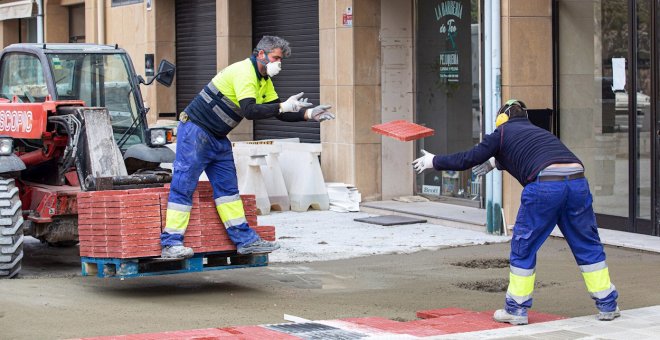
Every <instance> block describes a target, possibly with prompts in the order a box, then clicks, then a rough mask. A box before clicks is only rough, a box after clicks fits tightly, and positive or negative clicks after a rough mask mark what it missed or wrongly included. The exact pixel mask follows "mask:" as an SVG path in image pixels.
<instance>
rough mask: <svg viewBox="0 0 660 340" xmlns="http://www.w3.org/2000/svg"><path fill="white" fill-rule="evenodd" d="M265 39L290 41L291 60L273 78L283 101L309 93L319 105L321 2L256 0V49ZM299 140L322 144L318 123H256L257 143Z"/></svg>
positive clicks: (268, 121) (253, 34) (253, 13)
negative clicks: (268, 37) (288, 139)
mask: <svg viewBox="0 0 660 340" xmlns="http://www.w3.org/2000/svg"><path fill="white" fill-rule="evenodd" d="M264 35H276V36H279V37H282V38H284V39H286V40H288V41H289V44H290V46H291V56H290V57H289V58H286V59H284V61H283V62H282V72H280V74H278V75H277V76H276V77H274V78H273V83H274V84H275V90H276V91H277V94H278V95H279V96H280V99H281V100H283V101H284V100H286V99H287V98H289V97H290V96H292V95H294V94H296V93H299V92H305V97H307V98H309V99H310V100H311V101H312V102H313V103H314V104H315V105H316V104H319V92H320V90H319V2H318V0H278V1H272V0H268V1H265V0H253V1H252V46H257V43H258V42H259V40H260V39H261V37H262V36H264ZM291 137H299V138H300V141H301V142H307V143H319V142H320V140H321V138H320V128H319V123H317V122H296V123H287V122H282V121H280V120H277V119H275V118H271V119H266V120H257V121H254V139H255V140H259V139H275V138H291Z"/></svg>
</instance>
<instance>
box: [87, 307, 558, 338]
mask: <svg viewBox="0 0 660 340" xmlns="http://www.w3.org/2000/svg"><path fill="white" fill-rule="evenodd" d="M493 312H494V311H483V312H475V311H470V310H467V309H462V308H443V309H431V310H424V311H418V312H417V316H418V317H419V318H422V319H421V320H414V321H407V322H400V321H394V320H390V319H387V318H381V317H367V318H346V319H340V321H343V322H348V323H352V324H356V325H359V326H363V332H366V333H368V329H372V330H375V331H379V332H386V333H392V334H397V335H399V334H401V335H412V336H418V337H426V336H435V335H443V334H455V333H464V332H475V331H482V330H488V329H497V328H505V327H511V325H509V324H503V323H499V322H495V321H493V320H492V315H493ZM529 319H530V323H538V322H546V321H554V320H560V319H564V317H562V316H559V315H553V314H545V313H538V312H533V311H530V312H529ZM351 331H354V332H359V330H356V329H351ZM378 335H379V336H381V337H382V336H383V334H378ZM89 339H98V340H109V339H128V340H138V339H195V340H202V339H209V340H210V339H220V340H222V339H243V340H253V339H254V340H257V339H269V340H295V339H300V338H299V337H296V336H293V335H290V334H286V333H282V332H278V331H275V330H271V329H268V328H265V327H262V326H239V327H227V328H206V329H197V330H188V331H175V332H163V333H149V334H134V335H120V336H109V337H98V338H89Z"/></svg>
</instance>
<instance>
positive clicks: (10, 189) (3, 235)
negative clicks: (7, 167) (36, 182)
mask: <svg viewBox="0 0 660 340" xmlns="http://www.w3.org/2000/svg"><path fill="white" fill-rule="evenodd" d="M22 259H23V211H22V210H21V200H20V199H19V198H18V188H17V187H16V185H15V184H14V180H13V179H4V178H2V177H0V279H7V278H12V277H14V276H16V274H18V272H19V271H21V260H22Z"/></svg>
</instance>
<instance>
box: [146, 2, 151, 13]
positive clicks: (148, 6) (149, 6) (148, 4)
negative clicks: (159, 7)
mask: <svg viewBox="0 0 660 340" xmlns="http://www.w3.org/2000/svg"><path fill="white" fill-rule="evenodd" d="M146 5H147V11H151V0H147V1H146Z"/></svg>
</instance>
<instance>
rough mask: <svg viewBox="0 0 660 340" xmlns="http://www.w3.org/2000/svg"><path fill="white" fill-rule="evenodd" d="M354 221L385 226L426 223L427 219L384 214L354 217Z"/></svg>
mask: <svg viewBox="0 0 660 340" xmlns="http://www.w3.org/2000/svg"><path fill="white" fill-rule="evenodd" d="M353 221H357V222H363V223H370V224H378V225H384V226H393V225H402V224H416V223H426V220H425V219H423V218H414V217H407V216H397V215H383V216H373V217H363V218H355V219H353Z"/></svg>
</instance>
